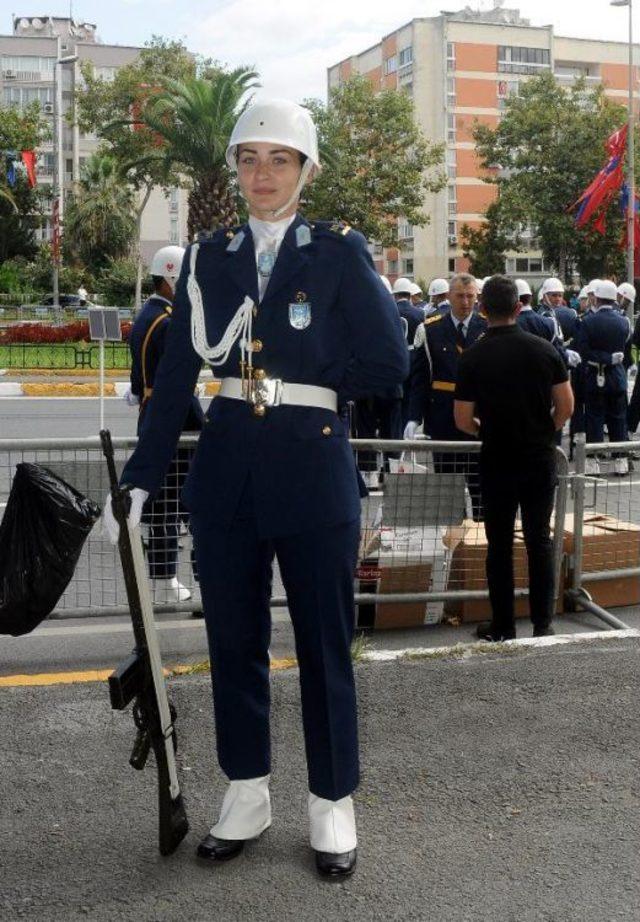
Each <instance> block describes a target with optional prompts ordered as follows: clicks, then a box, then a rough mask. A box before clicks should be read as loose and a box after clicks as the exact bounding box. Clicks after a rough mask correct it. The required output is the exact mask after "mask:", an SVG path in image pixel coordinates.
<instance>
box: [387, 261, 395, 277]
mask: <svg viewBox="0 0 640 922" xmlns="http://www.w3.org/2000/svg"><path fill="white" fill-rule="evenodd" d="M387 265H388V267H389V269H388V272H389V275H397V274H398V260H397V259H390V260H389V261H388V263H387Z"/></svg>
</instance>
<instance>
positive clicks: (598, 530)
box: [564, 513, 640, 608]
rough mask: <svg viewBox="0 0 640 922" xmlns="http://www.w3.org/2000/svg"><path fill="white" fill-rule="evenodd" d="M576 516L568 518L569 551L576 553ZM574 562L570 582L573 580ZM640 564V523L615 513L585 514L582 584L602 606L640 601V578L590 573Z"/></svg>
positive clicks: (639, 602) (567, 544)
mask: <svg viewBox="0 0 640 922" xmlns="http://www.w3.org/2000/svg"><path fill="white" fill-rule="evenodd" d="M574 534H575V529H574V522H573V516H572V515H568V516H567V517H566V520H565V544H564V548H565V552H566V553H567V554H570V555H571V554H573V552H574ZM571 564H572V561H570V566H569V571H568V576H567V579H568V585H571V584H572V582H573V567H572V565H571ZM638 566H640V525H635V524H634V523H632V522H623V521H620V520H619V519H616V518H615V516H612V515H606V514H604V513H592V514H591V515H587V516H585V519H584V525H583V539H582V573H583V579H582V586H583V588H584V589H586V591H587V592H588V593H589V594H590V595H591V597H592V599H593V601H594V602H595V603H596V604H597V605H600V606H602V608H616V607H618V606H623V605H638V604H640V577H638V576H625V577H622V578H619V579H611V580H590V579H589V576H588V574H589V573H590V572H591V573H594V572H599V571H602V570H624V569H625V568H627V567H638Z"/></svg>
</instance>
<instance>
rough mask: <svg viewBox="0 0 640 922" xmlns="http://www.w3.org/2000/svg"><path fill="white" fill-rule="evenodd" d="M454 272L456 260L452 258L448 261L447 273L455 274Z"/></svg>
mask: <svg viewBox="0 0 640 922" xmlns="http://www.w3.org/2000/svg"><path fill="white" fill-rule="evenodd" d="M455 271H456V259H455V256H454V257H453V258H452V259H450V260H449V272H455Z"/></svg>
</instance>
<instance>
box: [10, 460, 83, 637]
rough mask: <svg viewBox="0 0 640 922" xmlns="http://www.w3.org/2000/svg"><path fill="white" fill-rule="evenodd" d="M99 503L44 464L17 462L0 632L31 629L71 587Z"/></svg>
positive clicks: (25, 631)
mask: <svg viewBox="0 0 640 922" xmlns="http://www.w3.org/2000/svg"><path fill="white" fill-rule="evenodd" d="M99 515H100V507H99V506H98V505H96V503H94V502H92V501H91V500H90V499H87V498H86V497H84V496H83V495H82V493H79V492H78V491H77V490H76V489H75V488H74V487H72V486H70V485H69V484H68V483H66V482H65V481H64V480H61V478H60V477H57V476H56V475H55V474H53V473H52V472H51V471H49V470H47V468H46V467H41V466H40V465H39V464H27V463H23V464H18V465H17V467H16V474H15V477H14V478H13V484H12V486H11V493H10V494H9V500H8V502H7V508H6V509H5V512H4V516H3V519H2V522H1V523H0V634H12V635H13V636H14V637H19V636H20V635H21V634H28V633H29V631H32V630H33V629H34V628H35V627H37V626H38V624H40V622H41V621H44V619H45V618H46V617H47V615H48V614H50V613H51V612H52V611H53V609H54V608H55V606H56V604H57V602H58V599H59V598H60V596H61V595H62V593H63V592H64V590H65V589H66V588H67V586H68V584H69V582H70V580H71V577H72V576H73V572H74V570H75V568H76V564H77V563H78V558H79V556H80V552H81V550H82V546H83V544H84V542H85V540H86V538H87V535H88V534H89V532H90V531H91V529H92V528H93V525H94V523H95V521H96V519H97V518H98V517H99Z"/></svg>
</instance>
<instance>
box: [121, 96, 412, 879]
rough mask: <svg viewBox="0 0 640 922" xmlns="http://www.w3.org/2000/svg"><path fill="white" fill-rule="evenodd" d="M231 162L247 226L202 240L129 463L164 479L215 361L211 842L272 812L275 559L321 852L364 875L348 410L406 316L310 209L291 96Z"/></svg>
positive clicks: (191, 487) (396, 343)
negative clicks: (215, 779)
mask: <svg viewBox="0 0 640 922" xmlns="http://www.w3.org/2000/svg"><path fill="white" fill-rule="evenodd" d="M227 162H228V163H229V166H230V167H231V169H233V170H235V171H237V175H238V182H239V186H240V189H241V192H242V194H243V196H244V198H245V199H246V201H247V203H248V207H249V214H250V218H249V222H248V224H246V225H244V226H243V227H241V228H238V229H236V230H229V231H224V230H221V231H220V232H218V233H216V234H214V235H213V237H212V238H211V239H210V240H207V241H204V242H200V243H196V244H193V245H192V246H191V247H190V249H189V250H188V252H187V254H186V256H185V261H184V266H183V271H182V274H181V276H180V279H179V282H178V286H177V291H176V298H175V304H174V311H173V316H172V320H171V325H170V328H169V331H168V338H167V345H166V349H165V353H164V356H163V358H162V361H161V363H160V367H159V369H158V373H157V375H156V379H155V385H154V398H153V400H152V401H151V403H150V406H149V412H148V413H147V414H146V417H145V420H144V424H143V429H142V432H141V437H140V442H139V445H138V447H137V449H136V451H135V452H134V454H133V455H132V457H131V459H130V460H129V462H128V464H127V466H126V468H125V470H124V472H123V476H122V480H123V483H125V484H128V485H130V486H131V487H132V488H134V489H133V490H132V509H134V508H135V509H137V508H138V506H139V498H138V496H139V494H140V493H142V494H143V495H144V493H145V492H148V493H151V494H153V493H154V492H155V491H157V490H158V488H159V485H160V483H161V482H162V477H163V472H164V469H165V468H166V466H167V465H168V463H169V460H170V458H171V455H172V453H173V450H174V447H175V443H176V439H177V437H178V433H179V429H180V424H181V422H182V419H183V418H184V412H185V408H186V406H187V404H188V402H189V400H190V398H191V395H192V393H193V387H194V384H195V382H196V379H197V375H198V372H199V370H200V367H201V362H202V359H203V358H204V359H205V361H207V362H209V363H210V364H211V365H212V366H215V368H216V373H217V374H218V376H219V377H221V378H222V386H221V390H220V395H219V396H218V397H216V399H215V400H213V401H212V404H211V406H210V407H209V410H208V411H207V414H206V418H205V425H204V429H203V432H202V435H201V437H200V441H199V444H198V448H197V451H196V454H195V458H194V461H193V464H192V466H191V470H190V473H189V477H188V480H187V483H186V486H185V488H184V491H183V501H184V503H185V505H186V506H187V508H188V509H189V510H190V512H191V523H192V530H193V534H194V540H195V546H196V556H197V560H198V570H199V574H200V585H201V589H202V596H203V603H204V606H203V607H204V613H205V618H206V624H207V632H208V639H209V647H210V652H211V662H212V681H213V691H214V705H215V718H216V731H217V748H218V759H219V762H220V765H221V767H222V769H223V771H224V772H225V774H226V775H227V777H228V778H229V786H228V788H227V791H226V794H225V797H224V801H223V804H222V809H221V812H220V818H219V821H218V822H217V823H216V824H215V825H214V826H213V828H212V829H211V831H210V833H209V834H208V835H207V836H206V837H205V838H204V840H203V841H202V842H201V844H200V846H199V848H198V854H199V855H200V856H201V857H203V858H208V859H212V860H214V861H216V860H217V861H220V860H225V859H228V858H231V857H234V856H235V855H237V854H238V853H239V852H240V851H241V849H242V847H243V845H244V842H245V841H246V840H247V839H252V838H255V837H256V836H258V835H259V834H260V833H261V832H262V831H263V830H264V829H266V828H267V827H268V826H269V825H270V822H271V808H270V801H269V788H268V782H269V773H270V768H271V767H270V742H269V639H270V627H271V621H270V610H269V596H270V591H271V579H272V563H273V559H274V556H276V557H277V559H278V563H279V565H280V571H281V574H282V579H283V583H284V586H285V590H286V593H287V598H288V603H289V611H290V614H291V619H292V622H293V627H294V632H295V640H296V651H297V658H298V663H299V667H300V686H301V696H302V713H303V724H304V735H305V747H306V755H307V765H308V779H309V801H308V811H309V820H310V833H311V835H310V838H311V846H312V848H313V849H314V851H315V856H316V865H317V868H318V870H319V872H320V873H321V874H323V875H328V876H332V877H339V876H344V875H347V874H350V873H352V871H353V869H354V867H355V862H356V831H355V819H354V813H353V803H352V799H351V794H352V792H353V791H354V789H355V788H356V786H357V784H358V779H359V768H358V746H357V727H356V696H355V686H354V678H353V668H352V663H351V657H350V645H351V639H352V634H353V627H354V603H353V579H354V570H355V566H356V558H357V548H358V540H359V531H360V492H359V486H358V477H357V473H356V468H355V463H354V458H353V453H352V451H351V449H350V446H349V442H348V439H347V433H346V429H345V426H344V423H343V422H342V419H341V417H340V415H339V414H340V411H341V409H342V407H343V406H344V405H345V404H346V402H347V401H348V400H354V399H357V398H359V397H362V396H366V395H368V394H371V393H376V392H379V391H381V390H384V389H387V388H390V387H393V386H394V385H396V384H399V383H400V382H402V381H403V380H404V378H405V377H406V375H407V372H408V358H407V348H406V343H405V341H404V337H403V335H402V329H401V325H400V319H399V316H398V310H397V308H396V305H395V304H394V302H393V298H392V297H391V296H390V295H389V293H388V292H387V291H386V290H385V288H384V286H383V284H382V282H381V280H380V278H379V277H378V275H377V273H376V271H375V269H374V266H373V262H372V259H371V256H370V254H369V251H368V249H367V244H366V241H365V239H364V237H363V236H362V235H361V234H359V233H357V232H355V231H351V230H350V229H349V228H348V227H346V226H344V225H342V224H338V223H336V224H329V223H324V222H323V223H315V224H313V223H309V222H307V221H306V220H305V219H304V218H303V217H302V216H301V215H299V214H298V213H297V206H298V202H299V198H300V194H301V192H302V189H303V188H304V186H305V184H306V183H307V182H309V181H310V180H311V179H312V177H313V175H314V173H315V172H316V171H317V170H319V169H320V163H319V158H318V147H317V138H316V131H315V126H314V125H313V122H312V120H311V117H310V115H309V113H308V111H307V110H306V109H303V108H302V107H300V106H297V105H295V104H293V103H291V102H288V101H285V100H272V101H270V102H266V101H264V102H257V103H255V104H254V105H252V106H250V107H249V108H248V109H247V110H246V111H245V112H244V113H243V115H241V117H240V118H239V120H238V122H237V124H236V126H235V128H234V131H233V133H232V136H231V139H230V142H229V146H228V150H227Z"/></svg>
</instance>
